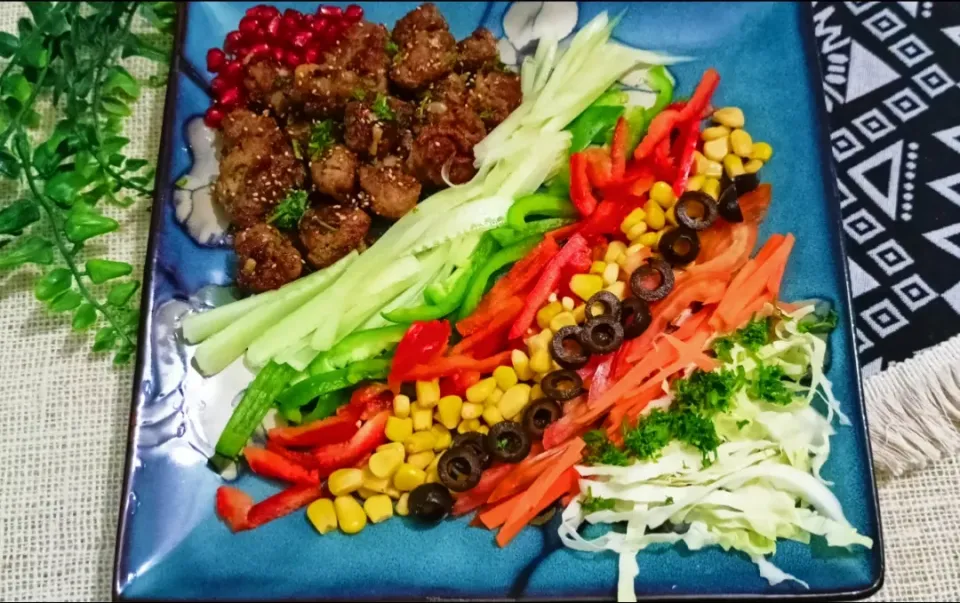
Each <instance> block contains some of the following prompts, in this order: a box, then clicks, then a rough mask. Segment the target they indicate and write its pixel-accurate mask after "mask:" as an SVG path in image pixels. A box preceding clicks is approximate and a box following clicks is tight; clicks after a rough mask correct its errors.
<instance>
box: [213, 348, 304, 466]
mask: <svg viewBox="0 0 960 603" xmlns="http://www.w3.org/2000/svg"><path fill="white" fill-rule="evenodd" d="M295 374H296V371H295V370H294V369H293V368H291V367H289V366H287V365H285V364H277V363H276V362H271V363H269V364H267V365H266V366H265V367H263V370H261V371H260V372H259V373H258V374H257V376H256V378H255V379H254V380H253V383H251V384H250V387H248V388H247V391H246V392H244V394H243V398H242V399H241V400H240V404H238V405H237V407H236V408H235V409H234V411H233V414H232V415H231V416H230V420H229V421H228V422H227V426H226V427H224V429H223V433H221V434H220V439H219V440H217V447H216V450H217V454H220V455H223V456H225V457H228V458H236V457H237V455H238V454H240V451H241V450H243V447H244V446H246V444H247V442H248V441H249V440H250V436H251V435H253V431H254V430H255V429H256V428H257V425H259V424H260V422H261V421H263V417H264V416H265V415H266V414H267V411H268V410H269V409H270V407H271V406H272V405H273V401H274V400H276V398H277V396H278V395H279V394H280V392H281V391H283V388H284V387H286V385H287V383H289V382H290V379H292V378H293V376H294V375H295Z"/></svg>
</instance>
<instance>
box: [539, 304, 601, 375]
mask: <svg viewBox="0 0 960 603" xmlns="http://www.w3.org/2000/svg"><path fill="white" fill-rule="evenodd" d="M586 318H587V304H580V305H579V306H577V307H576V308H574V309H573V319H574V320H575V321H577V324H580V323H582V322H583V321H584V320H586ZM530 378H531V379H532V378H533V374H532V373H531V375H530ZM529 380H530V379H524V381H529Z"/></svg>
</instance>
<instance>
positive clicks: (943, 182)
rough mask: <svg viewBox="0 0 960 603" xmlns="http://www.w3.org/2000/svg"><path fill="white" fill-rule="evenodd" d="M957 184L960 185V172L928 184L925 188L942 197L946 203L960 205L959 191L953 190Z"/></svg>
mask: <svg viewBox="0 0 960 603" xmlns="http://www.w3.org/2000/svg"><path fill="white" fill-rule="evenodd" d="M957 184H960V172H957V173H956V174H953V175H952V176H945V177H943V178H939V179H937V180H934V181H933V182H928V183H927V186H929V187H930V188H932V189H933V190H935V191H937V192H938V193H940V194H941V195H943V197H944V199H946V200H947V201H950V202H951V203H954V204H956V205H960V189H956V188H954V187H955V186H956V185H957Z"/></svg>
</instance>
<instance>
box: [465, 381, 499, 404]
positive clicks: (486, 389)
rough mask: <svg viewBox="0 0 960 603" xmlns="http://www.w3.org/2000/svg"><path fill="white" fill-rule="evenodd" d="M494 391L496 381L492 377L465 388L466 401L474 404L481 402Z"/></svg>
mask: <svg viewBox="0 0 960 603" xmlns="http://www.w3.org/2000/svg"><path fill="white" fill-rule="evenodd" d="M495 389H497V380H496V379H494V378H493V377H487V378H486V379H481V380H480V381H477V382H476V383H474V384H473V385H471V386H470V387H468V388H467V401H468V402H474V403H477V402H483V401H484V400H486V399H487V396H489V395H490V394H491V393H492V392H493V390H495Z"/></svg>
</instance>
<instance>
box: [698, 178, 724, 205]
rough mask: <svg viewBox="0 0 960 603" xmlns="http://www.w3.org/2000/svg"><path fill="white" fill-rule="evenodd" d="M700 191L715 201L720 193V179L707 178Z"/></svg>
mask: <svg viewBox="0 0 960 603" xmlns="http://www.w3.org/2000/svg"><path fill="white" fill-rule="evenodd" d="M700 192H702V193H706V194H708V195H710V196H711V197H713V200H714V201H716V200H717V198H718V197H719V195H720V181H719V180H717V179H716V178H707V179H706V180H705V181H704V183H703V188H702V189H700Z"/></svg>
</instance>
